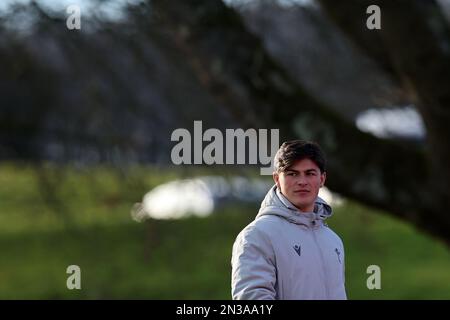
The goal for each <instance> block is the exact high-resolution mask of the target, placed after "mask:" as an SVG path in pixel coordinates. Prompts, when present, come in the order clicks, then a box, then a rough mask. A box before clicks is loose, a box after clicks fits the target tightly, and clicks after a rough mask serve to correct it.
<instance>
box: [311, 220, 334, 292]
mask: <svg viewBox="0 0 450 320" xmlns="http://www.w3.org/2000/svg"><path fill="white" fill-rule="evenodd" d="M311 232H312V234H313V238H314V242H315V243H316V246H317V249H318V251H319V256H320V262H321V265H322V272H323V276H324V277H325V279H324V287H325V294H326V297H327V299H329V298H330V293H329V289H328V285H327V279H328V275H327V272H326V268H325V259H324V258H323V253H322V250H321V249H320V246H319V243H318V242H317V237H316V232H315V231H314V227H312V228H311Z"/></svg>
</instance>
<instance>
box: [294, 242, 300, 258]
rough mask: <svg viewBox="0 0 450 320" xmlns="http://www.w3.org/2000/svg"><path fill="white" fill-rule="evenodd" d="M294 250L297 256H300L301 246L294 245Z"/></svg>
mask: <svg viewBox="0 0 450 320" xmlns="http://www.w3.org/2000/svg"><path fill="white" fill-rule="evenodd" d="M294 250H295V252H297V254H298V256H299V257H300V256H301V255H302V247H301V246H299V245H297V244H296V245H295V246H294Z"/></svg>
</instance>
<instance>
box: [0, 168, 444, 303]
mask: <svg viewBox="0 0 450 320" xmlns="http://www.w3.org/2000/svg"><path fill="white" fill-rule="evenodd" d="M199 173H202V171H201V170H197V169H196V171H195V172H194V173H192V172H186V171H180V169H177V168H175V169H170V170H169V169H162V168H152V167H140V168H139V167H138V168H133V169H130V170H127V171H126V172H119V171H117V170H114V169H112V168H107V167H102V168H95V169H91V170H76V169H74V168H69V167H66V168H61V167H59V168H55V167H49V166H46V167H40V168H38V167H31V166H18V165H12V164H2V165H0V250H1V252H2V258H1V260H0V298H1V299H42V298H44V299H45V298H56V299H107V298H111V299H116V298H125V299H129V298H143V299H230V257H231V246H232V243H233V241H234V238H235V236H236V235H237V233H238V232H239V231H240V230H241V229H242V228H243V227H244V226H245V225H247V224H248V223H249V222H250V221H251V220H252V219H253V218H254V216H255V214H256V211H257V206H243V205H239V206H238V205H235V206H228V207H226V208H222V209H220V210H218V211H217V212H215V214H214V215H212V216H210V217H207V218H194V217H193V218H186V219H181V220H172V221H157V220H148V221H146V222H144V223H137V222H134V221H133V220H132V219H131V217H130V209H131V207H132V205H133V204H134V203H135V202H137V201H140V200H141V198H142V196H143V195H144V194H145V192H147V191H148V190H149V189H151V188H152V187H154V186H156V185H157V184H159V183H161V182H164V181H168V180H171V179H173V178H180V177H183V176H186V175H188V174H199ZM203 173H204V172H203ZM329 225H330V226H331V227H332V228H333V229H334V230H335V231H336V232H337V233H338V234H339V235H340V236H341V237H342V239H343V241H344V244H345V248H346V283H347V293H348V296H349V298H351V299H450V272H449V270H450V252H449V250H448V249H447V248H446V247H445V246H444V245H442V244H441V243H440V242H438V241H436V240H434V239H431V238H430V237H428V236H425V235H423V234H421V233H419V232H418V231H417V230H415V229H414V228H412V227H410V226H409V225H407V224H405V223H403V222H400V221H397V220H395V219H393V218H391V217H389V216H387V215H385V214H384V213H382V212H378V211H373V210H370V209H368V208H366V207H364V206H361V205H358V204H357V203H355V202H350V201H346V202H345V204H344V205H343V206H341V207H338V208H336V209H335V215H334V217H333V218H331V219H330V221H329ZM72 264H76V265H79V266H80V267H81V286H82V289H81V290H68V289H67V287H66V280H67V277H68V276H69V275H68V274H66V268H67V266H69V265H72ZM372 264H375V265H378V266H380V267H381V279H382V283H381V285H382V289H381V290H368V289H367V287H366V280H367V277H368V276H369V275H368V274H367V273H366V269H367V267H368V266H369V265H372Z"/></svg>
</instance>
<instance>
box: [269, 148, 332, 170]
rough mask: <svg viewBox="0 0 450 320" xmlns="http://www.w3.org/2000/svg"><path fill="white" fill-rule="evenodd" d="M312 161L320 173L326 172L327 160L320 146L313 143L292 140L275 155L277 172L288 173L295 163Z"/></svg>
mask: <svg viewBox="0 0 450 320" xmlns="http://www.w3.org/2000/svg"><path fill="white" fill-rule="evenodd" d="M305 158H306V159H310V160H311V161H313V162H314V163H315V164H316V165H317V166H318V167H319V169H320V173H324V172H325V171H326V159H325V155H324V153H323V151H322V149H321V148H320V147H319V145H318V144H317V143H315V142H312V141H305V140H292V141H286V142H284V143H283V144H282V145H281V147H280V149H278V151H277V153H276V155H275V164H274V167H275V171H276V172H277V173H280V172H284V171H286V170H287V169H288V168H289V167H291V166H292V165H293V164H294V162H296V161H298V160H302V159H305Z"/></svg>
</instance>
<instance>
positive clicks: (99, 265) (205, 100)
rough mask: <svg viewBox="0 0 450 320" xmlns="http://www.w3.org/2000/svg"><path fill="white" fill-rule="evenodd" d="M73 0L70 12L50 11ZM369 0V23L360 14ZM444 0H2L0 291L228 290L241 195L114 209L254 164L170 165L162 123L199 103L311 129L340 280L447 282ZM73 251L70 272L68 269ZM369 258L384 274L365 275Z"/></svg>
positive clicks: (449, 226) (402, 290)
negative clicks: (77, 271)
mask: <svg viewBox="0 0 450 320" xmlns="http://www.w3.org/2000/svg"><path fill="white" fill-rule="evenodd" d="M73 3H77V4H78V5H79V6H80V8H81V14H82V20H81V21H82V29H81V30H68V29H67V28H66V18H67V14H66V12H65V9H66V7H67V5H69V4H73ZM373 3H378V4H379V5H380V7H381V8H382V23H383V24H382V26H383V27H382V30H381V31H373V32H369V31H368V30H367V29H366V27H365V20H366V18H367V14H366V13H365V8H366V7H367V6H368V4H373ZM405 8H409V9H405ZM449 8H450V5H449V1H446V0H440V1H419V0H417V1H415V0H404V1H398V2H396V4H390V3H389V1H370V3H369V1H367V2H366V1H354V0H349V1H345V2H344V1H342V2H339V4H338V3H336V2H332V1H326V0H321V1H313V0H310V1H306V0H303V1H300V0H298V1H294V0H292V1H287V0H284V1H281V0H280V1H275V0H272V1H269V0H264V1H250V0H247V1H232V0H228V1H225V2H222V1H219V0H208V1H201V0H189V1H147V0H132V1H131V0H129V1H121V0H109V1H99V0H98V1H97V0H79V1H70V3H69V1H52V0H36V1H27V0H22V1H15V0H8V1H4V2H2V3H1V4H0V64H1V69H0V229H1V232H0V250H1V251H2V253H3V255H2V257H3V258H2V261H1V262H0V298H3V299H16V298H21V299H40V298H56V299H66V298H69V299H80V298H81V299H107V298H144V299H146V298H148V299H229V298H230V297H231V296H230V271H231V270H230V258H231V246H232V243H233V241H234V238H235V237H236V235H237V234H238V232H239V231H240V230H241V229H242V228H243V227H244V226H245V225H247V224H248V223H249V222H250V221H251V220H252V219H253V218H254V216H255V215H256V213H257V210H258V207H259V203H258V201H257V199H256V200H255V201H253V202H247V203H244V202H242V201H239V200H238V199H235V198H233V197H231V198H230V199H228V200H227V201H226V202H225V204H224V205H220V206H216V207H215V209H214V211H213V212H212V214H210V215H208V216H207V217H203V218H201V217H196V216H186V217H183V218H181V219H171V220H156V219H153V218H148V219H147V220H145V221H141V222H140V223H138V222H137V221H135V220H133V219H132V216H131V214H130V213H131V211H132V208H133V206H134V204H135V203H136V202H140V201H142V200H143V197H144V195H145V194H146V193H147V192H149V191H150V190H152V189H154V188H155V187H158V186H160V185H161V184H163V183H166V182H170V181H174V180H179V179H184V178H191V177H196V176H205V175H207V176H222V177H232V176H241V177H246V178H261V177H259V171H258V170H257V169H255V166H237V165H236V166H220V165H216V166H174V165H173V164H172V163H171V159H170V151H171V148H172V147H173V145H174V143H173V142H172V141H170V135H171V132H172V131H173V130H174V129H176V128H187V129H188V130H191V129H192V127H193V121H194V120H202V121H203V127H204V128H205V129H206V128H218V129H220V130H225V129H226V128H244V129H245V128H256V129H259V128H279V129H280V136H281V140H285V139H294V138H304V139H312V140H316V141H317V142H319V143H320V144H321V145H322V146H323V147H324V149H325V151H326V153H327V154H328V157H329V162H330V166H329V174H328V180H327V186H328V187H329V188H330V189H331V191H333V192H337V193H339V194H340V195H341V196H342V197H343V199H344V200H343V203H342V205H340V206H335V207H334V210H335V215H334V216H333V217H332V218H331V219H330V222H329V224H330V226H332V228H333V229H335V230H336V232H337V233H338V234H340V235H341V236H342V238H343V241H344V243H345V247H346V259H347V261H346V276H347V278H346V283H347V291H348V296H349V298H351V299H449V298H450V286H449V283H450V281H449V280H450V273H449V272H448V270H450V268H449V267H450V254H449V251H448V244H449V243H450V237H449V234H450V232H449V231H450V216H449V214H448V212H447V210H446V208H448V207H450V205H449V201H450V200H449V198H450V197H449V192H450V191H449V190H450V188H448V181H450V179H449V177H450V173H449V172H450V167H449V166H448V163H450V158H449V150H450V148H448V136H449V132H448V130H450V128H449V127H448V125H447V124H448V123H449V121H448V120H450V119H449V109H448V108H449V101H450V100H449V94H450V93H449V91H448V88H449V82H450V68H449V63H450V62H449V61H450V59H448V56H449V49H448V48H450V37H449V36H448V35H449V34H448V24H449V16H450V15H449V12H450V11H449ZM397 20H398V21H402V23H403V24H404V26H398V25H397V24H396V21H397ZM408 28H409V29H408ZM261 179H262V180H264V181H265V182H266V183H270V177H269V178H267V177H265V178H261ZM181 196H182V195H171V197H180V198H181ZM71 264H76V265H79V266H80V267H81V272H82V281H81V285H82V290H73V291H70V290H68V289H67V287H66V279H67V277H68V275H67V274H66V272H65V271H66V268H67V266H68V265H71ZM372 264H376V265H379V266H380V267H381V270H382V289H381V290H368V289H367V287H366V279H367V277H368V276H369V275H368V274H367V273H366V268H367V267H368V266H369V265H372Z"/></svg>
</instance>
